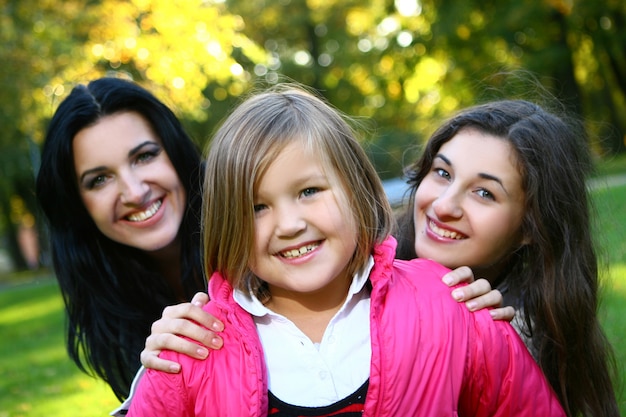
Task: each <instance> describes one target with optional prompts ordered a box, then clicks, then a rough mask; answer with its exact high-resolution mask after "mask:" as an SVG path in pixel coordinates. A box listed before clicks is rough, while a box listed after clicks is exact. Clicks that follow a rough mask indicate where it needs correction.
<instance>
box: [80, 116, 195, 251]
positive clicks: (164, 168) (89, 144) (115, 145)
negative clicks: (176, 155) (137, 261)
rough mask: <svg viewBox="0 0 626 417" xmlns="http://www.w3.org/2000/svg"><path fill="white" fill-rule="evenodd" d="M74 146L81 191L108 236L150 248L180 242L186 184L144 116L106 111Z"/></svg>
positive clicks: (139, 247) (84, 201) (88, 210)
mask: <svg viewBox="0 0 626 417" xmlns="http://www.w3.org/2000/svg"><path fill="white" fill-rule="evenodd" d="M72 146H73V151H74V167H75V171H76V177H77V179H78V189H79V193H80V195H81V198H82V200H83V203H84V204H85V208H86V209H87V212H88V213H89V215H90V216H91V218H92V219H93V221H94V222H95V224H96V226H97V227H98V229H100V231H102V233H103V234H104V235H105V236H107V237H108V238H110V239H112V240H114V241H116V242H119V243H122V244H124V245H128V246H133V247H136V248H138V249H142V250H145V251H157V250H161V249H164V248H167V247H168V246H169V245H171V244H172V243H175V240H176V237H177V235H178V229H179V227H180V224H181V222H182V218H183V214H184V212H185V200H186V193H185V188H184V187H183V185H182V183H181V182H180V180H179V178H178V175H177V173H176V171H175V169H174V167H173V165H172V163H171V162H170V160H169V158H168V156H167V154H166V153H165V151H164V149H163V146H162V143H161V140H160V139H159V137H158V136H157V135H156V134H155V133H154V132H153V131H152V128H151V127H150V125H149V124H148V122H147V121H146V120H145V119H144V118H143V117H141V116H140V115H139V114H137V113H134V112H122V113H116V114H113V115H110V116H105V117H103V118H102V119H100V120H99V121H98V122H97V123H96V124H95V125H92V126H90V127H87V128H85V129H83V130H81V131H80V132H78V133H77V134H76V136H75V137H74V140H73V142H72Z"/></svg>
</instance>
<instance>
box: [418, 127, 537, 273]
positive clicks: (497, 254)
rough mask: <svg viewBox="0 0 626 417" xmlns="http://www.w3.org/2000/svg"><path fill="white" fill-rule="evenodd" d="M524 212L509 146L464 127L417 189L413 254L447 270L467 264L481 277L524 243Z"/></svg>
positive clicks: (519, 175)
mask: <svg viewBox="0 0 626 417" xmlns="http://www.w3.org/2000/svg"><path fill="white" fill-rule="evenodd" d="M523 213H524V191H523V189H522V176H521V174H520V172H519V168H518V164H517V156H516V154H515V153H514V151H513V148H512V147H511V145H510V144H509V143H508V142H506V141H505V140H503V139H501V138H498V137H496V136H492V135H489V134H485V133H482V132H480V131H478V130H476V129H470V128H466V129H464V130H461V131H460V132H459V133H457V134H456V135H455V136H454V137H453V138H452V139H450V140H449V141H448V142H446V143H444V144H443V145H442V146H441V148H440V149H439V152H438V153H437V155H436V156H435V158H434V160H433V163H432V166H431V169H430V172H429V173H428V175H426V177H425V178H424V179H423V180H422V182H421V183H420V185H419V187H418V188H417V191H416V193H415V213H414V216H415V236H416V239H415V251H416V253H417V255H418V256H419V257H420V258H429V259H433V260H435V261H437V262H439V263H441V264H443V265H445V266H447V267H449V268H457V267H459V266H462V265H467V266H470V267H471V268H473V269H474V270H475V272H476V271H480V273H482V274H486V273H485V272H483V270H484V268H488V267H489V268H490V269H491V268H492V267H493V266H494V264H495V265H497V264H498V263H499V262H501V261H503V260H504V259H506V257H507V256H508V255H510V254H511V253H512V252H513V251H514V250H515V249H517V248H518V247H519V246H520V245H522V244H523V243H525V242H524V239H523V237H522V232H521V225H522V216H523ZM496 269H497V268H496ZM485 278H489V276H485Z"/></svg>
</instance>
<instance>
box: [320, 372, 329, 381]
mask: <svg viewBox="0 0 626 417" xmlns="http://www.w3.org/2000/svg"><path fill="white" fill-rule="evenodd" d="M319 375H320V379H326V377H327V376H328V373H327V372H326V371H320V373H319Z"/></svg>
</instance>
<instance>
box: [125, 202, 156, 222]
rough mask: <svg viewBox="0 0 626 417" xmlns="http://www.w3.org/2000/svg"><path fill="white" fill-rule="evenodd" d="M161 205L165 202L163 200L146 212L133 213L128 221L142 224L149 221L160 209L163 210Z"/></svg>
mask: <svg viewBox="0 0 626 417" xmlns="http://www.w3.org/2000/svg"><path fill="white" fill-rule="evenodd" d="M161 204H163V202H162V201H161V200H157V201H155V202H154V203H153V204H152V205H150V207H148V208H147V209H146V210H144V211H141V212H139V213H133V214H131V215H129V216H128V217H127V219H128V220H130V221H131V222H142V221H144V220H148V219H149V218H150V217H152V216H154V215H155V214H156V212H157V211H159V208H161Z"/></svg>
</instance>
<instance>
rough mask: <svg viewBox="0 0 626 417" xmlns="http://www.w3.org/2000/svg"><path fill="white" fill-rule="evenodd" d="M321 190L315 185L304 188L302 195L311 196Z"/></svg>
mask: <svg viewBox="0 0 626 417" xmlns="http://www.w3.org/2000/svg"><path fill="white" fill-rule="evenodd" d="M319 191H320V190H319V188H315V187H309V188H305V189H304V190H302V196H303V197H310V196H312V195H313V194H316V193H318V192H319Z"/></svg>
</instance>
